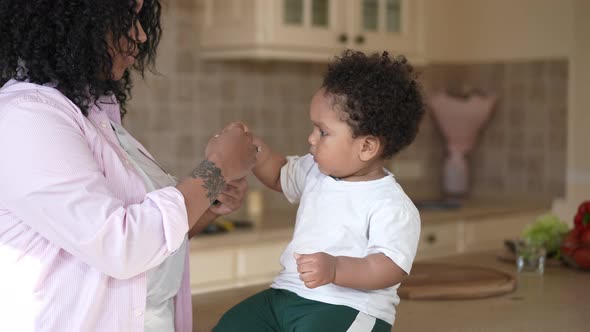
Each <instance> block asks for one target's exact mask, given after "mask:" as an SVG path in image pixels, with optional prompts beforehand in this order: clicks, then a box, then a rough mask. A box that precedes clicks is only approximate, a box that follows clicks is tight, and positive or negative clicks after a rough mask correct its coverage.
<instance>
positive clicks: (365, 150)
mask: <svg viewBox="0 0 590 332" xmlns="http://www.w3.org/2000/svg"><path fill="white" fill-rule="evenodd" d="M359 139H361V149H360V153H359V158H360V159H361V160H362V161H369V160H371V159H373V158H375V157H376V156H378V155H379V152H380V151H381V140H380V139H379V138H378V137H375V136H371V135H369V136H363V137H359Z"/></svg>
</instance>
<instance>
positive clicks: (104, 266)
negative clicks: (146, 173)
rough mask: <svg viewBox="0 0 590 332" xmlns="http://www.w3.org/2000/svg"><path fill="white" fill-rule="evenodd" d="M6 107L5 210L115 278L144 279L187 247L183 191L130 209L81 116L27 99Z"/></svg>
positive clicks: (0, 134)
mask: <svg viewBox="0 0 590 332" xmlns="http://www.w3.org/2000/svg"><path fill="white" fill-rule="evenodd" d="M5 107H7V108H8V109H5V111H3V112H2V113H0V117H1V118H2V119H0V120H2V121H0V156H1V158H2V162H0V204H1V205H2V206H4V207H5V208H6V209H7V210H9V211H11V212H12V213H14V215H16V216H17V217H18V218H20V219H21V220H22V221H23V222H24V223H26V224H27V225H28V226H30V227H31V228H32V229H33V230H35V231H36V232H38V233H39V234H41V235H42V236H43V237H44V238H46V239H47V240H48V241H50V242H52V243H53V244H55V245H56V246H59V247H61V248H63V249H64V250H66V251H67V252H69V253H70V254H72V255H74V256H76V257H78V258H79V259H80V260H81V261H83V262H85V263H86V264H88V265H90V266H92V267H94V268H96V269H98V270H100V271H101V272H103V273H104V274H106V275H109V276H112V277H114V278H119V279H127V278H131V277H134V276H136V275H137V274H140V273H143V272H145V271H147V270H148V269H150V268H152V267H154V266H156V265H158V264H159V263H161V262H162V261H163V260H164V259H165V258H166V257H167V256H169V255H170V254H171V253H173V252H174V251H175V250H177V249H178V248H179V247H180V245H181V244H182V241H183V239H184V236H185V234H186V233H187V232H188V222H187V212H186V208H185V205H184V198H183V196H182V194H181V193H180V192H179V191H178V190H177V189H176V188H174V187H167V188H163V189H160V190H156V191H153V192H151V193H149V194H148V195H147V196H146V197H145V199H144V200H143V201H142V202H140V203H138V204H129V205H126V204H125V202H124V201H123V200H121V199H119V198H117V196H116V195H115V194H113V193H112V192H111V191H110V190H109V186H108V185H107V181H106V178H105V175H104V174H103V171H102V170H101V168H100V166H99V165H98V164H97V162H96V160H95V159H94V156H93V154H92V151H91V150H90V148H89V142H88V141H87V140H86V138H85V137H84V128H83V126H81V125H80V122H79V119H77V118H76V116H75V115H74V112H75V110H74V111H71V112H70V111H69V110H68V111H64V110H63V109H60V108H59V107H56V106H54V105H48V104H42V103H38V102H25V101H22V100H21V101H20V102H19V103H18V104H14V103H13V104H11V105H5ZM105 162H108V161H107V160H105Z"/></svg>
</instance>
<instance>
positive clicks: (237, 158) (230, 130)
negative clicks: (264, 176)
mask: <svg viewBox="0 0 590 332" xmlns="http://www.w3.org/2000/svg"><path fill="white" fill-rule="evenodd" d="M256 152H257V148H256V146H254V144H253V143H252V134H251V133H250V132H249V131H248V128H247V127H246V126H245V125H244V124H242V123H240V122H233V123H230V124H229V125H227V126H226V127H225V128H224V129H223V130H222V132H221V133H220V134H217V135H215V136H213V137H212V138H211V139H210V140H209V143H208V144H207V147H206V149H205V158H206V159H207V160H209V161H210V162H212V163H214V164H215V166H216V167H217V168H219V169H220V170H221V174H222V176H223V178H224V179H225V181H226V182H227V183H229V182H230V181H233V180H237V179H241V178H243V177H244V176H246V175H247V174H248V173H249V172H250V170H251V169H252V168H253V167H254V164H255V163H256Z"/></svg>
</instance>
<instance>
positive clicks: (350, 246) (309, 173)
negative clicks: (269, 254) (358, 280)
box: [271, 154, 420, 325]
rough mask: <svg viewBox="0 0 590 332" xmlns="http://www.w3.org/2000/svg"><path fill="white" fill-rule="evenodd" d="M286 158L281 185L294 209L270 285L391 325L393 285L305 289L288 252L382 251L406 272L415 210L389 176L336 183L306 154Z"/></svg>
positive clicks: (395, 299)
mask: <svg viewBox="0 0 590 332" xmlns="http://www.w3.org/2000/svg"><path fill="white" fill-rule="evenodd" d="M287 160H288V161H287V164H286V165H285V166H283V168H282V169H281V186H282V189H283V193H284V194H285V196H286V197H287V199H288V200H289V201H290V202H291V203H297V202H299V208H298V210H297V220H296V222H295V231H294V233H293V239H292V240H291V242H290V243H289V245H288V246H287V248H286V249H285V251H284V252H283V254H282V255H281V259H280V261H281V265H282V266H283V269H282V270H281V272H280V273H279V275H278V276H277V277H276V278H275V280H274V281H273V283H272V285H271V287H272V288H279V289H286V290H289V291H291V292H294V293H296V294H298V295H299V296H301V297H304V298H307V299H310V300H315V301H320V302H324V303H330V304H336V305H345V306H348V307H351V308H354V309H356V310H358V311H360V312H363V313H366V314H368V315H371V316H373V317H376V318H379V319H382V320H384V321H386V322H388V323H390V324H392V325H393V322H394V319H395V306H396V305H397V304H399V296H398V295H397V288H398V287H399V284H398V285H395V286H393V287H389V288H386V289H380V290H372V291H365V290H357V289H352V288H347V287H341V286H337V285H334V284H328V285H324V286H320V287H318V288H315V289H309V288H307V287H305V285H304V284H303V282H302V281H301V280H300V279H299V273H298V272H297V264H296V262H295V259H294V257H293V253H299V254H311V253H315V252H326V253H328V254H330V255H333V256H349V257H365V256H367V255H370V254H375V253H383V254H385V255H386V256H387V257H389V258H390V259H391V260H392V261H393V262H395V264H397V265H398V266H399V267H400V268H402V269H403V270H404V271H406V272H407V273H408V274H409V273H410V268H411V266H412V262H413V260H414V257H415V255H416V249H417V247H418V239H419V236H420V215H419V213H418V210H417V209H416V207H415V206H414V204H413V203H412V201H411V200H410V199H409V198H408V196H407V195H406V194H405V193H404V191H403V190H402V188H401V186H400V185H399V184H398V183H397V182H396V181H395V180H394V178H393V175H392V174H391V173H389V172H387V175H386V176H385V177H383V178H381V179H377V180H372V181H362V182H348V181H339V180H336V179H334V178H332V177H330V176H327V175H325V174H322V173H321V172H320V171H319V169H318V166H317V164H316V163H315V162H314V160H313V156H311V155H309V154H308V155H305V156H303V157H288V158H287ZM359 273H362V271H359Z"/></svg>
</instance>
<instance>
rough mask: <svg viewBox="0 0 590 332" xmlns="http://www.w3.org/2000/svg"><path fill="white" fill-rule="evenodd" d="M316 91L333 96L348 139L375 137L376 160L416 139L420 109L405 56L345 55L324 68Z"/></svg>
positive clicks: (416, 87) (419, 95)
mask: <svg viewBox="0 0 590 332" xmlns="http://www.w3.org/2000/svg"><path fill="white" fill-rule="evenodd" d="M322 88H324V91H325V93H327V94H330V95H331V96H332V97H333V98H332V103H333V105H334V107H335V109H338V110H341V111H343V112H344V113H346V116H345V120H346V122H347V123H348V124H349V125H350V127H351V128H352V133H353V137H358V136H363V135H373V136H376V137H379V139H380V140H381V143H382V144H383V145H384V147H383V151H382V153H381V157H382V158H384V159H388V158H391V157H392V156H393V155H394V154H396V153H397V152H399V151H400V150H401V149H403V148H404V147H406V146H408V145H409V144H410V143H412V141H413V140H414V138H416V135H417V134H418V127H419V124H420V121H421V119H422V116H423V115H424V112H425V107H424V103H423V99H422V93H421V88H420V86H419V84H418V82H417V81H416V74H415V72H414V69H413V67H412V66H411V65H410V64H409V63H408V61H407V60H406V58H405V57H403V56H399V57H397V58H394V59H392V58H391V57H390V56H389V54H388V53H387V52H384V53H383V54H382V55H379V54H372V55H365V54H364V53H362V52H359V51H352V50H347V51H345V52H344V53H343V54H342V55H341V56H339V57H336V59H335V61H334V62H332V63H331V64H330V65H328V69H327V71H326V73H325V74H324V81H323V84H322Z"/></svg>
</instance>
